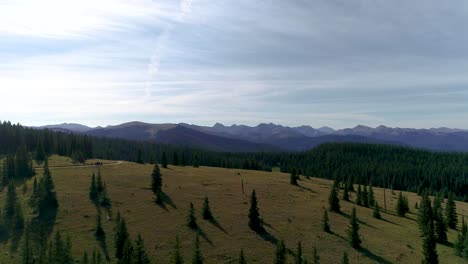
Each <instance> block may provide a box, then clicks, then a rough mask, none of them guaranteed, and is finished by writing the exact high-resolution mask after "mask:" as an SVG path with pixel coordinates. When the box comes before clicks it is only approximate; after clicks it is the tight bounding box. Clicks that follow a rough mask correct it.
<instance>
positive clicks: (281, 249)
mask: <svg viewBox="0 0 468 264" xmlns="http://www.w3.org/2000/svg"><path fill="white" fill-rule="evenodd" d="M274 263H275V264H286V246H285V245H284V241H283V240H281V241H278V243H277V244H276V254H275V261H274Z"/></svg>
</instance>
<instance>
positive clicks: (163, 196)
mask: <svg viewBox="0 0 468 264" xmlns="http://www.w3.org/2000/svg"><path fill="white" fill-rule="evenodd" d="M155 203H156V204H157V205H158V206H159V207H161V208H162V209H164V210H165V211H169V210H168V209H167V206H166V204H167V205H169V206H170V207H172V209H177V206H176V205H175V203H174V202H173V201H172V199H171V197H170V196H169V195H167V194H166V193H165V192H162V194H161V201H155Z"/></svg>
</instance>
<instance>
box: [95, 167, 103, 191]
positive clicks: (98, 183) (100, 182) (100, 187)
mask: <svg viewBox="0 0 468 264" xmlns="http://www.w3.org/2000/svg"><path fill="white" fill-rule="evenodd" d="M96 190H97V192H98V193H102V191H104V181H103V180H102V174H101V170H98V174H97V180H96Z"/></svg>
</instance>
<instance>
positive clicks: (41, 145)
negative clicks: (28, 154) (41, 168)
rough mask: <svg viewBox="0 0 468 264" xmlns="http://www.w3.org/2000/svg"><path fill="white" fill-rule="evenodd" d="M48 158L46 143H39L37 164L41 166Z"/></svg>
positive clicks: (40, 141) (39, 141)
mask: <svg viewBox="0 0 468 264" xmlns="http://www.w3.org/2000/svg"><path fill="white" fill-rule="evenodd" d="M46 158H47V155H46V153H45V150H44V142H43V141H42V140H40V139H39V140H38V141H37V149H36V157H35V160H36V161H37V163H39V164H41V163H42V162H44V160H45V159H46Z"/></svg>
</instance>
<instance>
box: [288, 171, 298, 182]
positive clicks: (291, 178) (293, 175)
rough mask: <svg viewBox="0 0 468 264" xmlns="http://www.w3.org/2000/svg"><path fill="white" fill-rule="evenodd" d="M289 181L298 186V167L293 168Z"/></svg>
mask: <svg viewBox="0 0 468 264" xmlns="http://www.w3.org/2000/svg"><path fill="white" fill-rule="evenodd" d="M289 183H290V184H292V185H296V186H297V175H296V169H293V170H292V173H291V176H290V178H289Z"/></svg>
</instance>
